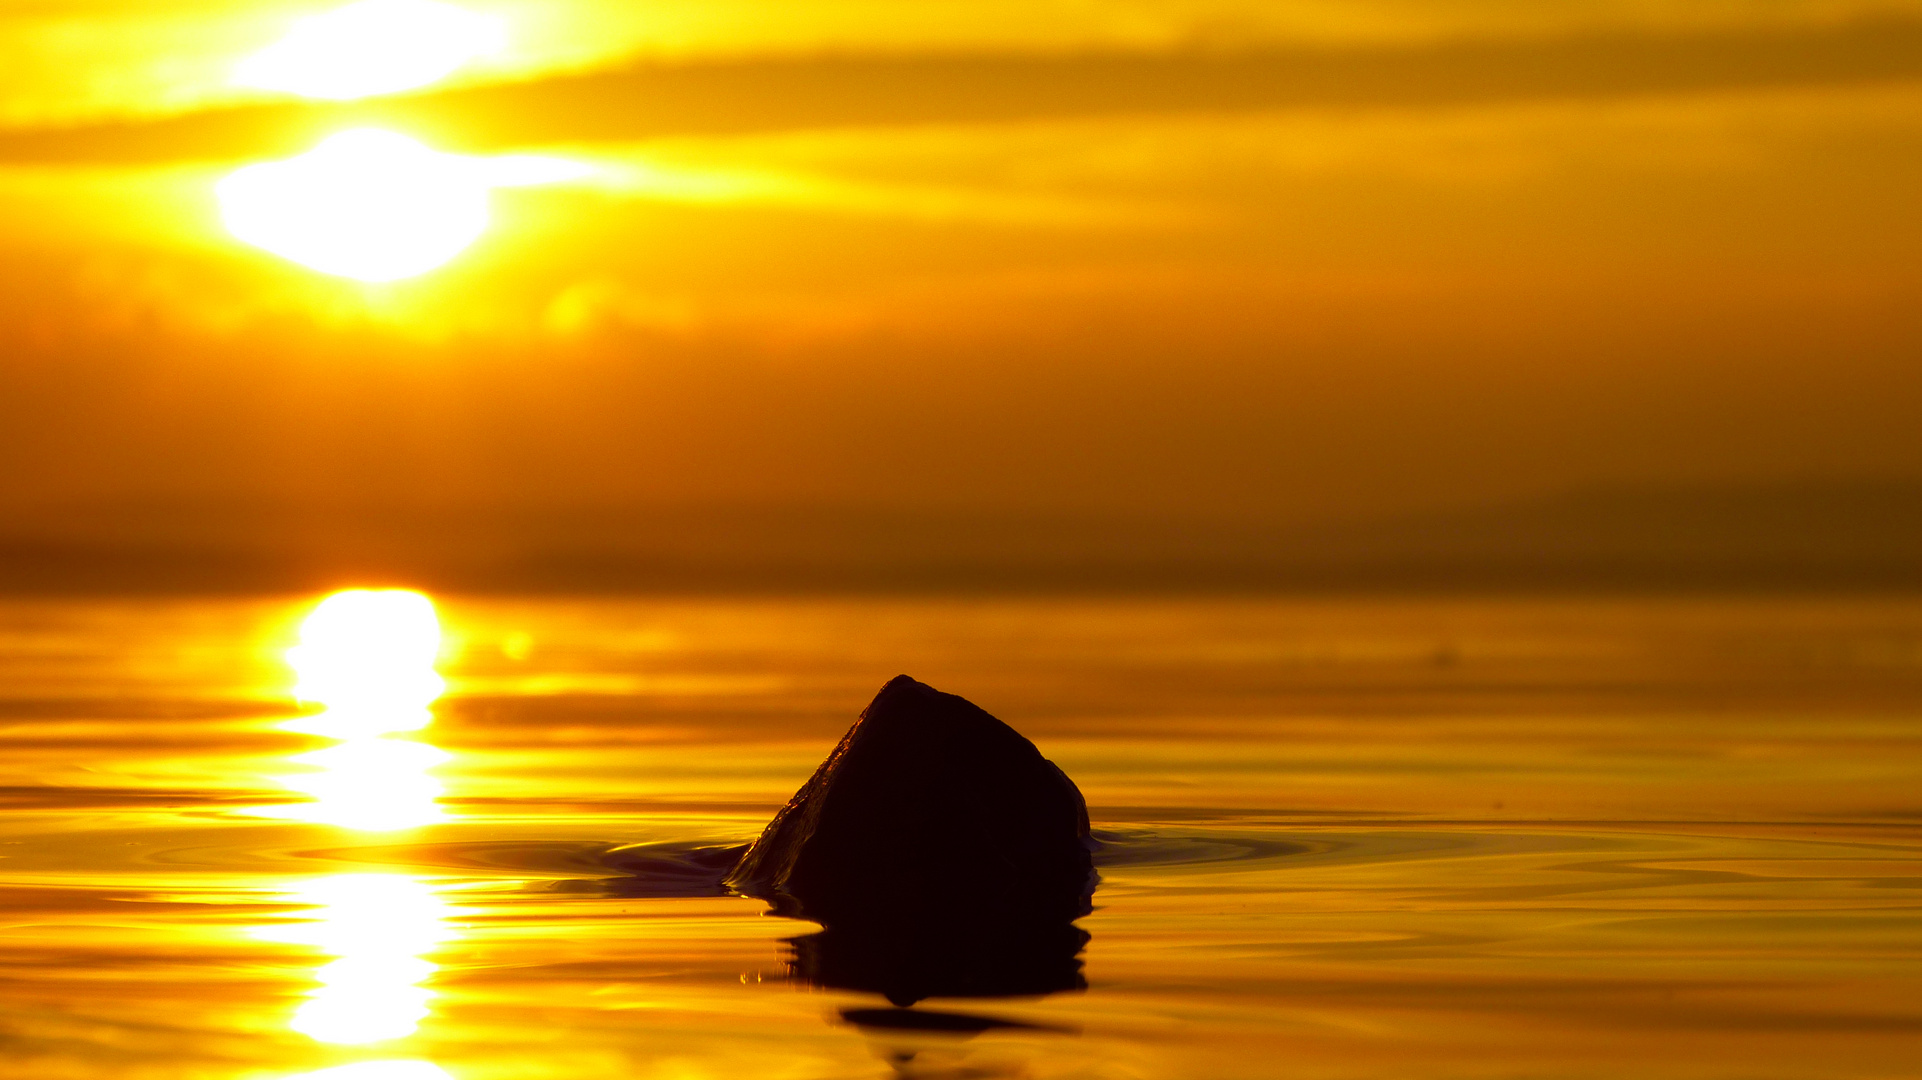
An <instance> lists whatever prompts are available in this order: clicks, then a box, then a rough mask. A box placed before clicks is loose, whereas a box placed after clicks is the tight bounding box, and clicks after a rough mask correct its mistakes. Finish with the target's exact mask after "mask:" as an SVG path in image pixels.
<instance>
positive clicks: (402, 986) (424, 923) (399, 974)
mask: <svg viewBox="0 0 1922 1080" xmlns="http://www.w3.org/2000/svg"><path fill="white" fill-rule="evenodd" d="M289 896H290V899H292V900H294V901H295V902H297V903H302V904H308V905H312V907H313V908H314V909H315V910H314V915H315V917H314V918H313V919H312V920H311V921H308V922H302V923H296V924H293V925H291V926H280V927H276V928H273V929H272V930H269V931H264V932H263V934H262V936H264V937H268V938H271V939H273V940H276V941H282V942H287V943H290V944H299V945H311V946H315V947H317V948H319V949H321V950H322V951H324V952H326V953H327V954H328V955H330V956H332V957H334V959H333V960H331V961H329V962H328V963H326V964H324V965H322V966H321V967H320V968H319V969H318V970H317V971H315V972H314V982H315V983H316V985H315V986H314V987H313V989H312V990H311V991H309V993H308V996H307V1001H306V1002H305V1003H304V1004H302V1005H301V1006H300V1008H299V1009H298V1010H297V1011H296V1012H295V1013H294V1016H293V1019H292V1020H290V1021H289V1022H288V1026H289V1027H291V1028H292V1029H293V1030H295V1031H298V1032H300V1033H301V1034H303V1035H306V1036H308V1037H310V1038H312V1039H315V1040H318V1041H320V1042H326V1043H339V1044H350V1045H357V1044H361V1043H373V1042H384V1041H387V1040H390V1039H400V1038H405V1037H406V1036H408V1035H412V1034H413V1033H414V1031H415V1029H417V1028H418V1027H419V1026H420V1022H421V1021H422V1020H424V1019H426V1018H427V1015H428V1013H429V1011H430V1005H431V1002H432V1000H433V991H432V990H429V989H427V987H425V986H423V985H422V984H423V983H425V982H426V981H427V979H428V978H429V977H430V976H432V975H433V974H434V972H436V971H438V970H439V965H437V964H435V963H433V962H432V961H430V960H428V959H426V954H428V953H430V952H432V951H433V950H434V949H435V948H436V947H437V946H439V945H440V944H441V943H442V942H444V941H446V940H447V939H449V938H450V937H452V936H453V934H454V931H453V928H452V927H451V926H450V925H449V924H448V921H447V917H448V913H449V910H450V909H449V905H448V903H447V902H446V901H445V900H443V899H442V898H441V897H440V896H439V895H438V894H437V893H436V892H435V891H434V888H433V886H431V885H429V884H427V883H426V882H424V881H421V880H419V879H416V878H413V877H409V876H407V875H405V874H335V875H331V876H328V877H323V878H317V879H315V880H312V881H307V882H303V883H301V884H299V885H296V886H294V887H293V888H292V889H290V890H289Z"/></svg>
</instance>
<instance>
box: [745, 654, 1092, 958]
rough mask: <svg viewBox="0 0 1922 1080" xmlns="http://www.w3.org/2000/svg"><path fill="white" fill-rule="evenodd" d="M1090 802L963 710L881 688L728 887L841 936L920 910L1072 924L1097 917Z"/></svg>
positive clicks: (919, 693) (1028, 751)
mask: <svg viewBox="0 0 1922 1080" xmlns="http://www.w3.org/2000/svg"><path fill="white" fill-rule="evenodd" d="M1092 847H1093V841H1092V839H1091V838H1090V836H1089V833H1088V808H1087V804H1086V803H1084V802H1083V801H1082V798H1081V792H1080V790H1079V789H1077V788H1076V787H1075V786H1074V782H1073V781H1071V780H1069V779H1068V777H1067V775H1066V774H1065V773H1063V772H1062V771H1061V770H1060V769H1058V768H1056V767H1055V765H1054V763H1053V762H1050V761H1049V760H1048V759H1046V758H1044V757H1042V756H1041V753H1040V751H1038V750H1036V749H1035V748H1034V744H1033V743H1031V742H1029V741H1028V740H1026V739H1024V738H1022V737H1021V735H1020V734H1019V733H1017V732H1016V731H1015V730H1014V729H1013V728H1011V727H1009V726H1008V725H1006V724H1004V723H1002V722H1001V721H999V720H997V719H995V718H994V717H992V716H990V715H988V714H987V713H986V712H984V711H983V710H981V709H980V708H979V707H977V706H975V705H974V704H972V703H971V702H969V701H967V700H966V699H965V698H960V697H956V696H955V695H953V694H944V693H941V692H940V691H938V690H935V689H934V688H932V687H929V686H924V685H922V684H921V683H918V682H916V681H914V680H913V679H910V678H908V677H907V676H906V675H901V676H898V677H896V678H895V679H894V680H892V681H891V682H889V683H888V684H887V685H886V686H884V687H882V688H881V692H880V693H879V694H877V695H876V696H875V698H874V701H873V702H872V703H870V704H869V705H868V707H867V709H866V710H864V711H863V712H862V713H861V718H860V719H859V720H857V721H855V724H854V726H853V727H852V728H850V729H848V733H847V734H846V735H845V736H843V737H842V739H841V742H840V745H838V746H836V747H835V748H834V752H833V753H831V754H829V755H828V758H827V760H826V761H824V762H822V763H821V767H820V768H819V769H817V770H815V773H814V776H813V777H812V778H810V779H809V780H808V782H807V783H806V784H805V785H803V786H802V787H801V790H800V791H798V792H796V793H795V796H794V798H793V799H792V800H791V801H789V803H788V804H787V806H786V807H784V808H782V810H781V812H780V813H778V814H776V815H775V817H774V820H773V821H772V822H770V823H769V824H768V827H767V829H766V831H764V832H763V833H762V834H761V838H760V839H759V840H757V841H755V842H754V844H753V846H752V847H750V848H749V849H748V851H747V854H746V855H745V856H743V857H742V859H741V862H740V864H739V865H738V866H736V867H735V869H734V872H733V873H732V874H731V875H729V877H728V884H729V885H730V886H732V887H733V888H735V889H736V890H737V891H739V892H742V893H745V894H746V895H749V896H756V897H761V898H763V899H766V900H769V901H771V902H773V903H774V904H775V905H776V907H777V909H779V910H780V911H781V912H782V913H783V914H791V915H799V916H801V917H803V918H808V919H813V920H815V921H816V922H820V923H822V924H824V925H826V926H828V927H830V928H833V927H838V926H841V925H845V924H848V923H852V922H860V923H872V922H875V921H883V922H889V921H894V920H896V919H898V918H899V917H901V916H902V915H903V914H904V913H907V912H913V913H915V914H916V916H917V917H918V918H919V919H920V920H921V921H929V920H936V921H938V920H939V919H940V917H941V916H942V915H943V914H944V913H952V914H954V915H956V916H964V917H967V918H969V919H974V920H984V921H988V922H993V923H1030V924H1032V923H1050V922H1060V923H1065V922H1067V921H1069V920H1072V919H1075V918H1077V917H1079V916H1081V915H1084V914H1086V913H1087V912H1088V898H1089V896H1090V895H1091V893H1092V892H1093V884H1094V882H1093V877H1094V864H1093V861H1092V860H1091V859H1090V857H1089V852H1090V850H1091V849H1092Z"/></svg>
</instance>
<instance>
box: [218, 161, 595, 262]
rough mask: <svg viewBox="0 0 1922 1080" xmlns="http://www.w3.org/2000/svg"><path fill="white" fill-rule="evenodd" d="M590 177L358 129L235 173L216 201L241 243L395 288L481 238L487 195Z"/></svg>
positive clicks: (548, 164)
mask: <svg viewBox="0 0 1922 1080" xmlns="http://www.w3.org/2000/svg"><path fill="white" fill-rule="evenodd" d="M587 171H588V170H587V168H586V167H585V166H582V165H579V164H576V163H574V162H570V161H563V160H560V159H556V158H544V157H534V156H524V155H516V156H504V157H467V156H463V155H459V154H444V153H441V152H439V151H437V150H433V149H430V148H428V147H427V146H424V145H422V144H421V143H420V142H418V141H416V140H414V139H410V138H408V137H407V136H405V135H400V134H396V133H395V132H391V131H381V130H379V129H375V128H359V129H355V130H353V131H344V132H341V133H340V134H337V135H334V136H331V137H329V138H328V139H326V140H325V141H323V142H322V143H321V144H320V145H319V146H317V147H315V148H314V149H313V150H310V151H308V152H307V153H305V154H302V155H301V156H299V157H296V158H289V159H287V160H285V161H270V162H264V163H261V164H258V165H248V166H245V167H243V168H240V169H237V170H235V171H234V172H232V173H230V174H229V175H228V176H226V177H225V178H224V179H222V180H221V181H220V182H219V183H218V184H217V185H215V187H214V194H215V197H216V198H217V199H218V200H219V202H220V215H221V220H222V221H224V222H225V223H226V226H227V230H228V231H229V232H231V233H232V234H233V235H234V236H235V237H236V238H237V239H239V240H242V241H244V242H246V243H248V244H252V245H253V246H254V247H257V248H261V249H262V250H265V251H269V252H272V253H273V254H275V255H278V256H280V257H281V258H284V259H288V260H291V261H293V262H297V263H300V264H301V265H303V266H306V267H309V268H311V269H314V270H318V271H320V272H321V273H324V274H332V275H334V276H336V277H346V278H354V279H356V280H359V281H369V282H381V281H398V280H401V279H403V278H410V277H415V276H418V275H420V274H424V273H426V272H427V271H429V270H432V269H434V268H436V267H438V266H442V265H444V264H445V263H447V261H448V260H450V259H452V258H453V257H454V256H456V255H459V254H460V253H461V252H463V251H465V250H467V248H468V246H469V245H471V244H472V243H473V242H474V241H475V240H477V239H479V238H480V235H481V234H482V233H483V232H485V231H486V230H487V225H488V221H489V207H488V201H489V199H488V196H489V193H490V192H491V191H492V189H494V188H497V187H516V186H526V185H531V184H546V183H553V182H556V181H559V180H567V179H572V178H575V177H578V176H582V175H584V174H585V173H586V172H587Z"/></svg>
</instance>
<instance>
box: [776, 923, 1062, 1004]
mask: <svg viewBox="0 0 1922 1080" xmlns="http://www.w3.org/2000/svg"><path fill="white" fill-rule="evenodd" d="M1088 940H1089V936H1088V932H1087V931H1085V930H1083V929H1081V928H1080V927H1078V926H1074V925H1072V924H1068V923H1062V924H1059V925H1052V926H1049V925H1042V926H1012V927H1011V926H980V925H973V926H971V925H966V924H959V925H957V924H954V923H940V922H927V923H918V922H910V921H905V920H904V921H903V922H902V923H900V924H895V925H883V926H863V927H858V928H850V927H846V926H837V927H834V928H832V929H828V930H823V931H821V932H820V933H816V934H807V935H804V936H802V937H796V938H790V939H789V941H788V944H789V947H790V948H791V949H792V952H793V955H792V959H791V960H790V961H789V965H788V970H789V973H790V974H791V975H792V976H793V977H794V978H797V979H800V980H801V981H803V982H807V983H811V984H813V985H815V986H821V987H826V988H831V989H836V990H863V991H867V992H870V993H876V994H880V995H882V996H883V997H885V998H887V999H888V1000H889V1001H891V1002H893V1003H894V1004H896V1005H901V1006H907V1005H912V1004H914V1003H915V1002H917V1001H922V1000H924V999H927V998H931V997H961V998H992V997H1037V996H1040V995H1044V994H1054V993H1059V992H1061V991H1064V990H1084V989H1086V988H1087V985H1088V983H1087V980H1086V979H1085V978H1083V977H1082V974H1081V950H1082V949H1083V948H1084V947H1086V945H1087V944H1088Z"/></svg>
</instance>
